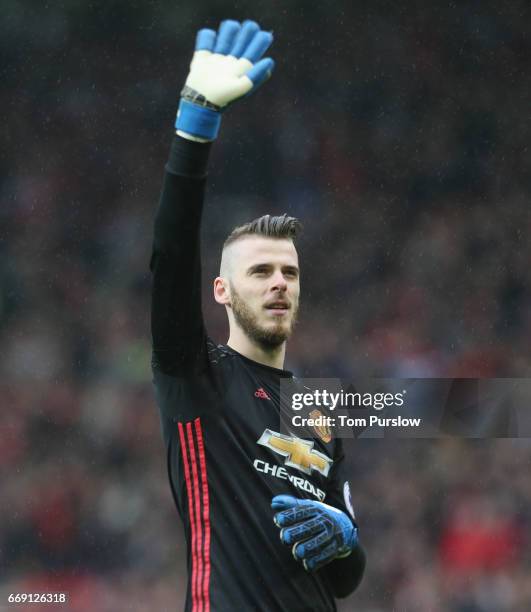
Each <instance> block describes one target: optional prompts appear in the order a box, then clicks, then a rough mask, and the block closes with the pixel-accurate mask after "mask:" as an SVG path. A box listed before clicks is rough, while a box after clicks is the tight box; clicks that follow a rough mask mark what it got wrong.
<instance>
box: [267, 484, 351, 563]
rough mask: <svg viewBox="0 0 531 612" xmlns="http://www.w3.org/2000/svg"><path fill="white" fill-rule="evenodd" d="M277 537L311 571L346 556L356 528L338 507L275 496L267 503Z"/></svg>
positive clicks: (288, 496)
mask: <svg viewBox="0 0 531 612" xmlns="http://www.w3.org/2000/svg"><path fill="white" fill-rule="evenodd" d="M271 507H272V508H273V510H276V511H277V513H276V514H275V516H274V521H275V525H276V526H277V527H280V528H281V531H280V539H281V540H282V542H283V543H284V544H286V545H288V546H291V547H292V553H293V556H294V557H295V559H297V560H298V561H302V564H303V565H304V568H305V569H306V570H307V571H310V572H312V571H315V570H318V569H319V568H321V567H323V565H326V564H327V563H330V561H333V560H334V559H340V558H343V557H348V555H350V553H351V552H352V549H353V548H354V547H355V546H356V545H357V543H358V530H357V528H356V526H355V525H354V524H353V522H352V521H351V520H350V518H349V517H348V516H347V515H346V514H345V513H344V512H342V511H341V510H338V509H337V508H333V507H332V506H328V505H327V504H323V503H321V502H317V501H312V500H310V499H297V498H296V497H292V496H291V495H277V496H276V497H274V498H273V501H272V503H271Z"/></svg>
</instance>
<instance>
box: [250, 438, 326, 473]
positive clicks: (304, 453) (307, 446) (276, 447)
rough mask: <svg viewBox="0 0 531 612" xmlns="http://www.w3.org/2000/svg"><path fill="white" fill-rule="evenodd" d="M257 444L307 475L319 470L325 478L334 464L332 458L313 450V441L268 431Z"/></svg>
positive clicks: (285, 463)
mask: <svg viewBox="0 0 531 612" xmlns="http://www.w3.org/2000/svg"><path fill="white" fill-rule="evenodd" d="M257 443H258V444H261V445H262V446H266V447H267V448H269V449H271V450H272V451H273V452H275V453H277V454H278V455H282V457H286V459H285V461H284V465H287V466H289V467H294V468H297V469H298V470H301V472H304V473H305V474H311V473H312V470H317V471H318V472H319V473H321V474H322V475H323V476H328V472H329V471H330V468H331V467H332V464H333V463H334V462H333V461H332V459H330V457H327V456H326V455H324V454H323V453H320V452H319V451H316V450H314V449H313V444H314V443H313V440H301V439H300V438H296V437H295V436H285V435H283V434H280V433H277V432H276V431H271V429H266V430H265V431H264V433H263V434H262V435H261V436H260V439H259V440H257Z"/></svg>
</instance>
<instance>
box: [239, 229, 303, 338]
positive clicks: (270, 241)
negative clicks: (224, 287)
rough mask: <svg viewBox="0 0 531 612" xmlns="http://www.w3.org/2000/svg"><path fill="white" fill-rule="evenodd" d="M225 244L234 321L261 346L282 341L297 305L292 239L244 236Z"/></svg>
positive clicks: (298, 291) (286, 334)
mask: <svg viewBox="0 0 531 612" xmlns="http://www.w3.org/2000/svg"><path fill="white" fill-rule="evenodd" d="M228 248H230V249H231V253H230V281H229V289H230V307H231V308H232V312H233V315H234V319H235V321H236V323H237V324H238V325H239V326H240V327H241V328H242V330H243V331H244V332H245V333H246V334H247V336H248V337H249V338H251V340H253V341H255V342H257V343H258V344H260V345H262V346H265V347H276V346H278V345H280V344H282V343H283V342H284V341H285V340H287V339H288V338H289V336H290V334H291V332H292V329H293V327H294V325H295V322H296V319H297V311H298V308H299V293H300V285H299V261H298V256H297V251H296V249H295V246H294V245H293V242H292V241H291V240H287V239H281V238H266V237H263V236H246V237H244V238H241V239H240V240H237V241H236V242H234V243H233V244H232V245H230V246H229V247H228Z"/></svg>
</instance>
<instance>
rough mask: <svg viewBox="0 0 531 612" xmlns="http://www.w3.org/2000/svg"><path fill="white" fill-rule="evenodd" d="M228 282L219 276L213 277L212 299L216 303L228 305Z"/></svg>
mask: <svg viewBox="0 0 531 612" xmlns="http://www.w3.org/2000/svg"><path fill="white" fill-rule="evenodd" d="M228 285H229V282H228V281H227V280H226V279H224V278H223V277H221V276H217V277H216V278H215V279H214V299H215V300H216V302H217V303H218V304H223V305H224V306H230V292H229V287H228Z"/></svg>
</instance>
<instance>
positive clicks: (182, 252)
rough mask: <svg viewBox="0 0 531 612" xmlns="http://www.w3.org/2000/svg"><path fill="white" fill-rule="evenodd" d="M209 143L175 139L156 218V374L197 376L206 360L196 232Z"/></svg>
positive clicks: (153, 257)
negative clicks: (197, 371)
mask: <svg viewBox="0 0 531 612" xmlns="http://www.w3.org/2000/svg"><path fill="white" fill-rule="evenodd" d="M209 150H210V143H198V142H192V141H189V140H186V139H184V138H181V137H179V136H176V137H175V139H174V141H173V143H172V147H171V151H170V156H169V160H168V163H167V164H166V172H165V175H164V183H163V187H162V193H161V197H160V202H159V207H158V210H157V213H156V216H155V227H154V240H153V251H152V255H151V262H150V269H151V272H152V275H153V285H152V299H151V333H152V341H153V359H152V365H153V369H154V370H159V371H161V372H163V373H165V374H169V375H179V374H183V373H185V372H187V371H196V370H197V368H199V367H200V366H201V363H202V362H204V361H205V360H206V332H205V329H204V324H203V316H202V309H201V256H200V246H199V241H200V227H201V215H202V210H203V201H204V193H205V182H206V167H207V160H208V154H209Z"/></svg>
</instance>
